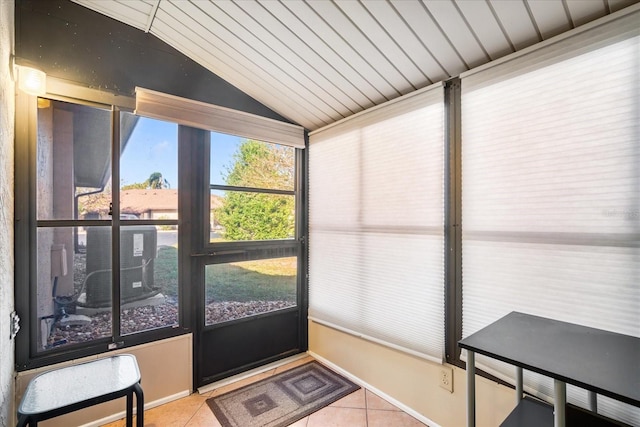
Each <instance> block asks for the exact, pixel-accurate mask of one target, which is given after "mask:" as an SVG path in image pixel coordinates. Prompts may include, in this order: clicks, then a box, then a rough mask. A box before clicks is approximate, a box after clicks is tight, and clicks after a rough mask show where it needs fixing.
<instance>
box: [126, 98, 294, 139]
mask: <svg viewBox="0 0 640 427" xmlns="http://www.w3.org/2000/svg"><path fill="white" fill-rule="evenodd" d="M135 113H136V114H139V115H142V116H147V117H152V118H155V119H160V120H166V121H170V122H174V123H179V124H181V125H185V126H191V127H195V128H200V129H206V130H211V131H215V132H222V133H226V134H230V135H236V136H240V137H243V138H249V139H256V140H259V141H265V142H271V143H276V144H282V145H288V146H292V147H296V148H304V128H303V127H301V126H298V125H294V124H291V123H286V122H281V121H278V120H274V119H270V118H268V117H262V116H258V115H256V114H251V113H245V112H243V111H238V110H233V109H230V108H225V107H220V106H217V105H213V104H207V103H204V102H200V101H194V100H191V99H186V98H180V97H178V96H173V95H169V94H166V93H161V92H156V91H153V90H149V89H143V88H139V87H137V88H136V110H135Z"/></svg>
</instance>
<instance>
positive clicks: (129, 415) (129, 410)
mask: <svg viewBox="0 0 640 427" xmlns="http://www.w3.org/2000/svg"><path fill="white" fill-rule="evenodd" d="M126 425H127V427H133V390H131V391H129V393H127V424H126Z"/></svg>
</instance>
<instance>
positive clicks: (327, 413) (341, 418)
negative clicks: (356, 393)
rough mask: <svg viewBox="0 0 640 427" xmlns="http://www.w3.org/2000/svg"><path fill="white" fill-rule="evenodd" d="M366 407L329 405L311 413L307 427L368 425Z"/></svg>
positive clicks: (364, 426)
mask: <svg viewBox="0 0 640 427" xmlns="http://www.w3.org/2000/svg"><path fill="white" fill-rule="evenodd" d="M366 426H367V414H366V410H365V409H356V408H336V407H335V406H327V407H326V408H323V409H321V410H319V411H318V412H314V413H313V414H311V415H309V422H308V423H307V427H366Z"/></svg>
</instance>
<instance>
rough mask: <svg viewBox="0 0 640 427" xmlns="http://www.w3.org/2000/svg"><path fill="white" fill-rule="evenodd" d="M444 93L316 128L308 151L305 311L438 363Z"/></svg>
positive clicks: (440, 344)
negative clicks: (307, 262) (308, 288)
mask: <svg viewBox="0 0 640 427" xmlns="http://www.w3.org/2000/svg"><path fill="white" fill-rule="evenodd" d="M443 120H444V107H443V88H442V86H441V85H437V86H436V87H433V88H428V89H427V90H423V91H420V92H418V93H416V94H413V95H411V96H408V97H404V98H401V99H399V100H397V101H394V102H391V103H388V104H387V105H383V106H381V107H378V108H375V109H374V110H371V111H367V112H365V113H361V114H359V115H357V116H355V117H353V118H350V119H346V120H344V121H342V122H341V123H339V124H337V125H334V126H330V127H328V128H325V129H323V130H319V131H316V132H314V133H311V135H310V144H309V235H310V237H309V245H310V246H309V248H310V249H309V258H310V260H309V270H310V278H309V286H310V291H309V294H310V296H309V300H310V303H309V304H310V307H309V314H310V317H311V318H312V320H314V321H317V322H320V323H324V324H328V325H330V326H332V327H336V328H339V329H342V330H345V331H347V332H350V333H353V334H356V335H359V336H362V337H365V338H367V339H370V340H373V341H376V342H379V343H382V344H385V345H388V346H391V347H394V348H397V349H400V350H403V351H406V352H409V353H412V354H415V355H419V356H421V357H425V358H429V359H432V360H437V361H438V362H440V361H442V354H443V343H444V338H443V337H444V284H443V283H444V282H443V270H444V261H443V250H444V249H443V244H444V240H443V221H444V219H443V218H444V216H443V209H444V208H443V164H444V157H443V155H444V148H443V143H444V131H443V129H444V126H443Z"/></svg>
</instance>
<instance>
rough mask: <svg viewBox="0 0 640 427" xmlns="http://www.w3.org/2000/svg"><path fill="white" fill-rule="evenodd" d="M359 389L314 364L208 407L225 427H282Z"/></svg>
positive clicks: (216, 399)
mask: <svg viewBox="0 0 640 427" xmlns="http://www.w3.org/2000/svg"><path fill="white" fill-rule="evenodd" d="M359 388H360V386H358V385H356V384H354V383H352V382H351V381H349V380H348V379H346V378H344V377H342V376H341V375H338V374H336V373H335V372H333V371H331V370H329V369H327V368H325V367H324V366H322V365H321V364H319V363H318V362H315V361H314V362H309V363H306V364H304V365H302V366H298V367H296V368H293V369H289V370H288V371H285V372H282V373H280V374H278V375H274V376H272V377H269V378H267V379H264V380H261V381H258V382H255V383H253V384H249V385H247V386H244V387H242V388H239V389H237V390H233V391H230V392H229V393H225V394H222V395H220V396H216V397H212V398H211V399H207V404H208V405H209V407H210V408H211V410H212V411H213V413H214V414H215V416H216V418H218V421H220V423H221V424H222V426H223V427H283V426H288V425H289V424H291V423H294V422H296V421H298V420H299V419H302V418H304V417H306V416H307V415H309V414H311V413H313V412H315V411H317V410H318V409H321V408H323V407H325V406H327V405H330V404H331V403H333V402H335V401H336V400H338V399H341V398H343V397H344V396H346V395H348V394H349V393H352V392H354V391H356V390H358V389H359Z"/></svg>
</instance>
